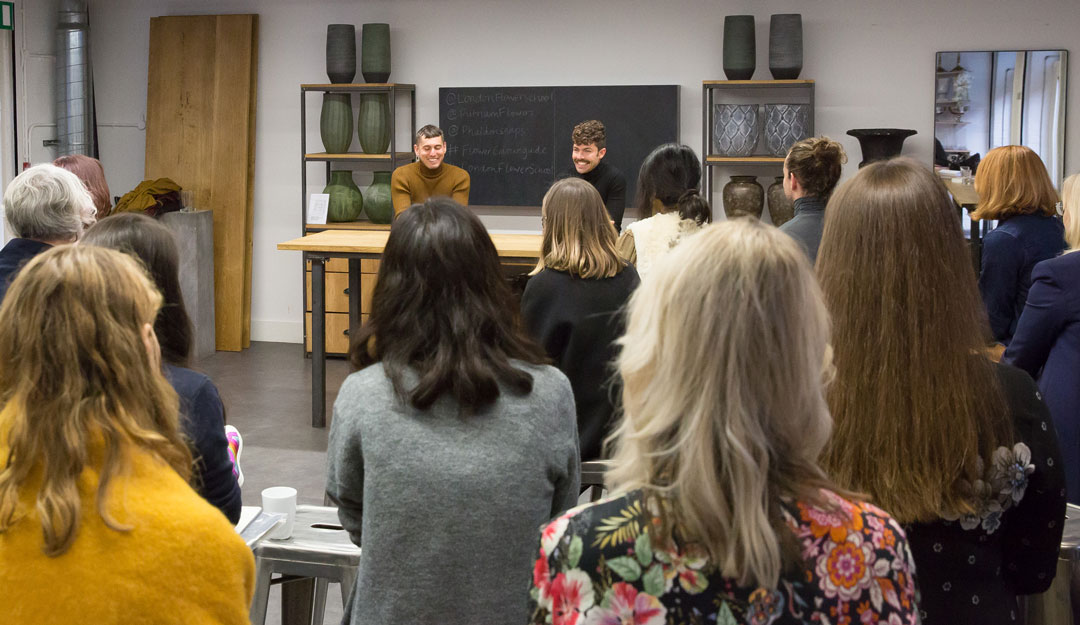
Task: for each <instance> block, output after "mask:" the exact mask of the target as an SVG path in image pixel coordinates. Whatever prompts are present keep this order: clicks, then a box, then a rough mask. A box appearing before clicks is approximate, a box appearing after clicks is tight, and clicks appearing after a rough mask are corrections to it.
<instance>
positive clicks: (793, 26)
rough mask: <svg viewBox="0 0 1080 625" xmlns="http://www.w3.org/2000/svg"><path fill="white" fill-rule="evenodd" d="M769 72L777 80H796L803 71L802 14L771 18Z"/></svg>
mask: <svg viewBox="0 0 1080 625" xmlns="http://www.w3.org/2000/svg"><path fill="white" fill-rule="evenodd" d="M769 72H771V73H772V77H773V79H775V80H795V79H796V78H798V77H799V73H800V72H802V14H801V13H780V14H777V15H773V16H772V17H771V18H769Z"/></svg>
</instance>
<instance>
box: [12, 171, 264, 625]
mask: <svg viewBox="0 0 1080 625" xmlns="http://www.w3.org/2000/svg"><path fill="white" fill-rule="evenodd" d="M79 186H80V187H81V184H80V185H79ZM160 305H161V296H160V295H158V293H157V291H156V290H155V289H154V285H153V283H152V282H151V281H150V279H149V278H148V277H147V276H146V274H145V273H144V272H143V271H142V269H140V267H139V266H138V264H137V262H136V261H135V260H134V259H132V258H130V257H128V256H126V255H124V254H121V253H120V252H117V251H114V250H108V249H104V248H98V247H91V246H70V245H67V246H62V247H58V248H56V249H53V250H49V251H47V252H45V253H43V254H40V255H38V256H37V257H36V258H34V259H33V260H31V261H30V262H29V263H28V264H27V266H26V267H25V268H23V270H22V271H21V272H20V273H19V275H18V277H17V278H16V279H15V281H14V282H13V283H12V285H11V288H10V290H9V291H8V295H7V297H6V298H5V299H4V302H3V304H2V305H0V398H2V402H3V408H2V410H0V622H2V623H36V622H49V623H134V622H147V621H153V622H154V623H176V624H180V623H223V624H236V625H240V624H242V623H247V622H248V607H249V603H250V601H251V596H252V589H253V583H254V573H255V571H254V569H255V567H254V560H253V558H252V555H251V550H250V549H248V547H247V546H246V545H245V544H244V541H243V540H241V539H240V537H239V536H238V535H237V534H236V532H235V530H233V527H232V525H230V523H229V522H228V521H227V520H226V519H225V517H224V516H222V515H221V513H220V512H218V511H217V509H215V508H214V507H213V506H211V505H210V504H208V503H207V502H205V501H204V500H203V499H202V498H201V497H199V496H198V495H197V494H196V493H195V491H193V490H192V489H191V487H190V486H189V485H188V478H189V476H190V475H191V469H192V467H191V462H192V459H191V454H190V452H189V451H188V448H187V446H186V445H185V444H184V440H183V438H182V436H181V434H180V430H179V426H178V423H177V397H176V393H175V392H174V391H173V390H172V387H171V386H169V383H168V381H166V380H165V378H164V376H162V375H161V368H160V352H159V348H158V343H157V338H156V337H155V336H154V329H153V323H154V317H155V316H156V315H157V311H158V307H159V306H160Z"/></svg>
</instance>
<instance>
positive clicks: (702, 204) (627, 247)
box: [617, 143, 712, 279]
mask: <svg viewBox="0 0 1080 625" xmlns="http://www.w3.org/2000/svg"><path fill="white" fill-rule="evenodd" d="M700 183H701V162H700V161H699V160H698V157H697V155H696V154H694V151H693V150H691V149H690V148H689V147H687V146H685V145H680V144H677V143H665V144H664V145H661V146H660V147H658V148H656V149H655V150H653V151H652V153H651V154H649V156H647V157H646V158H645V162H644V163H642V164H641V171H640V172H638V191H637V195H638V208H639V209H640V210H641V211H642V212H648V213H649V214H650V215H652V216H651V217H649V218H647V219H642V220H640V221H635V222H634V223H632V224H630V225H629V226H627V228H626V230H624V231H623V233H622V236H620V237H619V241H618V244H617V248H618V251H619V255H620V256H622V257H623V258H625V259H626V260H627V261H628V262H631V263H633V264H634V265H635V266H636V268H637V272H638V275H640V276H641V278H642V279H644V278H645V274H647V273H648V272H649V268H650V267H651V266H652V265H653V263H655V262H656V260H657V259H658V258H660V257H661V256H663V255H664V254H666V253H667V252H668V250H670V249H671V248H673V247H675V246H676V245H678V243H679V242H680V241H681V240H682V239H683V238H684V237H686V236H687V235H689V234H692V233H694V232H697V231H698V229H699V228H701V226H703V225H705V224H707V223H710V222H712V209H711V208H710V207H709V203H708V202H707V201H706V200H705V198H703V197H701V194H700V192H699V191H698V185H699V184H700Z"/></svg>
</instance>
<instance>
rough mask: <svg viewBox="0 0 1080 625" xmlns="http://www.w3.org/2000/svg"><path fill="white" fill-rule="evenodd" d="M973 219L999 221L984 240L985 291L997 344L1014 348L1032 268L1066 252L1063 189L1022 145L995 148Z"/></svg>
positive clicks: (980, 177)
mask: <svg viewBox="0 0 1080 625" xmlns="http://www.w3.org/2000/svg"><path fill="white" fill-rule="evenodd" d="M975 190H976V191H978V193H979V206H978V208H977V209H976V210H975V212H973V213H972V214H971V218H972V219H978V220H987V219H993V220H998V221H999V222H1000V223H999V224H998V227H997V228H995V229H994V230H992V231H990V233H988V234H987V235H986V238H985V239H983V248H982V271H981V273H980V274H979V292H980V293H981V294H982V298H983V303H984V304H985V305H986V312H987V315H988V316H989V318H990V330H991V331H992V332H993V335H994V340H995V341H997V342H999V343H1001V344H1003V345H1008V344H1009V341H1010V340H1012V336H1013V333H1014V332H1015V331H1016V322H1017V320H1018V319H1019V318H1020V312H1021V311H1022V310H1023V309H1024V302H1026V301H1027V294H1028V289H1029V288H1030V287H1031V270H1032V268H1033V267H1034V266H1035V265H1036V264H1037V263H1040V262H1042V261H1044V260H1046V259H1048V258H1054V257H1055V256H1057V255H1058V254H1061V252H1062V251H1064V250H1065V232H1064V228H1063V227H1062V225H1061V220H1059V219H1058V218H1057V216H1056V215H1055V207H1056V205H1057V201H1058V194H1057V191H1056V190H1055V189H1054V185H1053V183H1052V182H1050V176H1048V175H1047V173H1046V167H1045V166H1044V165H1043V162H1042V160H1041V159H1040V158H1039V155H1038V154H1036V153H1035V152H1032V151H1031V150H1030V149H1029V148H1026V147H1024V146H1022V145H1006V146H1002V147H1000V148H994V149H993V150H990V152H988V153H987V154H986V158H985V159H983V161H982V162H981V163H979V169H978V171H977V172H976V174H975Z"/></svg>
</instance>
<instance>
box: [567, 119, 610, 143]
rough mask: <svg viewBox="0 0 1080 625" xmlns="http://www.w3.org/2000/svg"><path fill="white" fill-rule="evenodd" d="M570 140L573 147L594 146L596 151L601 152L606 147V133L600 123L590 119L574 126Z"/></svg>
mask: <svg viewBox="0 0 1080 625" xmlns="http://www.w3.org/2000/svg"><path fill="white" fill-rule="evenodd" d="M570 140H571V141H573V143H574V145H590V144H594V145H596V149H597V150H602V149H604V148H605V147H607V131H606V129H605V128H604V124H603V123H602V122H600V121H599V120H596V119H590V120H588V121H583V122H581V123H580V124H578V125H577V126H574V131H573V132H572V133H571V134H570Z"/></svg>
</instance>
